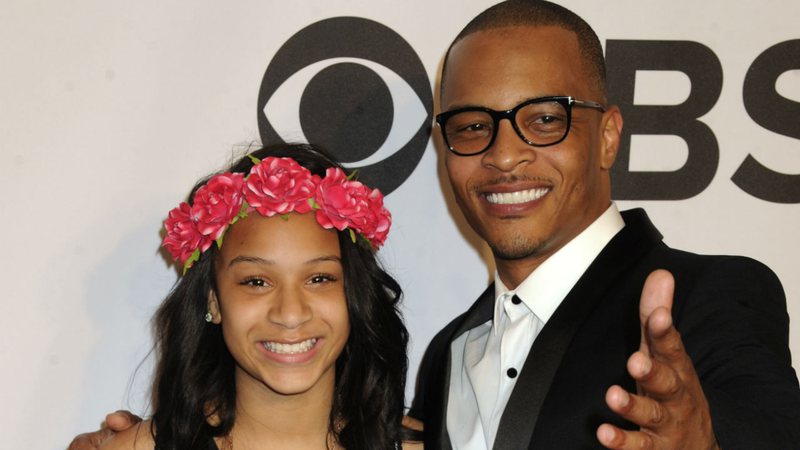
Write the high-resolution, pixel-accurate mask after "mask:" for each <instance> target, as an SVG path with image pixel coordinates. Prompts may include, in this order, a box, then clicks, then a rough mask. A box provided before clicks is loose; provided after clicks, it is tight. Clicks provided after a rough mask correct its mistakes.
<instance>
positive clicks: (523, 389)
mask: <svg viewBox="0 0 800 450" xmlns="http://www.w3.org/2000/svg"><path fill="white" fill-rule="evenodd" d="M603 65H604V63H603V56H602V49H601V47H600V44H599V42H598V40H597V37H596V36H595V34H594V32H593V31H592V30H591V28H590V27H589V26H588V25H587V24H586V23H585V22H584V21H583V20H582V19H580V18H579V17H577V16H576V15H574V14H573V13H571V12H569V11H567V10H565V9H564V8H561V7H559V6H557V5H554V4H551V3H548V2H543V1H541V2H539V1H511V2H506V3H501V4H499V5H496V6H494V7H492V8H489V9H488V10H487V11H485V12H484V13H482V14H481V15H479V16H478V17H476V18H475V19H474V20H473V21H472V22H470V24H468V25H467V27H466V28H465V29H464V31H462V33H461V34H460V35H459V36H458V37H457V38H456V40H455V42H454V43H453V44H452V45H451V47H450V49H449V51H448V54H447V57H446V61H445V64H444V68H443V73H442V86H441V109H442V111H444V112H443V113H442V114H441V115H440V116H439V117H438V118H437V122H438V124H439V126H440V128H441V130H442V132H443V135H444V141H445V145H447V146H448V150H446V155H445V162H446V166H447V172H448V176H449V178H450V181H451V184H452V187H453V190H454V192H455V196H456V199H457V201H458V204H459V206H460V207H461V209H462V211H463V212H464V214H465V216H466V218H467V219H468V221H469V223H470V224H471V226H472V227H473V228H474V229H475V230H476V231H477V232H478V234H479V235H480V236H481V237H482V238H483V239H484V240H486V242H487V243H488V244H489V245H490V247H491V248H492V251H493V254H494V257H495V261H496V266H497V275H496V280H495V283H494V284H493V285H492V286H490V287H489V288H488V289H487V290H486V291H485V292H484V293H483V295H481V296H480V297H479V298H478V300H477V302H475V303H474V304H473V306H472V307H471V308H470V309H469V310H468V311H467V312H466V313H464V314H463V315H462V316H460V317H458V318H456V319H455V320H454V321H453V322H452V323H451V324H450V325H448V326H447V327H446V328H445V329H444V330H442V331H441V332H440V333H439V334H438V335H437V336H436V337H435V338H434V340H433V342H432V343H431V345H430V347H429V349H428V352H427V353H426V356H425V359H424V360H423V363H422V366H421V368H420V375H419V376H420V378H419V382H418V389H417V390H418V393H417V396H416V398H415V402H414V406H413V408H412V410H411V411H410V413H409V414H410V415H411V416H412V417H415V418H417V419H419V420H421V421H423V422H424V424H425V441H426V442H425V444H426V448H428V449H438V448H461V449H480V448H498V449H521V448H535V449H539V448H554V449H573V448H586V447H590V448H593V447H598V446H599V445H601V444H602V445H604V446H606V447H608V448H619V449H626V448H671V449H694V448H697V449H706V448H720V447H722V448H725V449H730V448H773V449H778V448H796V447H798V446H800V438H799V437H798V434H800V419H798V416H800V415H798V411H800V390H799V389H798V384H797V378H796V376H795V373H794V370H793V369H792V367H791V365H790V364H791V361H790V355H789V350H788V316H787V314H786V307H785V300H784V295H783V291H782V289H781V287H780V284H779V282H778V280H777V279H776V278H775V276H774V274H772V272H770V271H769V269H767V268H766V267H764V266H763V265H760V264H759V263H757V262H755V261H752V260H749V259H745V258H734V257H707V256H698V255H693V254H689V253H685V252H680V251H677V250H672V249H669V248H668V247H666V246H665V245H664V244H663V243H662V242H661V235H660V234H659V233H658V231H657V230H656V229H655V228H654V227H653V226H652V224H650V222H649V220H648V219H647V216H646V215H645V214H644V212H643V211H641V210H635V211H629V212H625V213H623V214H622V215H620V213H619V212H618V211H617V209H616V207H615V206H614V205H613V203H612V202H611V198H610V179H609V169H610V167H611V166H612V164H613V162H614V158H615V156H616V151H617V146H618V144H619V136H620V131H621V129H622V117H621V115H620V112H619V110H618V109H617V108H616V107H614V106H606V104H607V100H606V89H605V75H604V72H605V70H604V66H603ZM488 109H491V110H492V111H493V112H492V111H489V110H488ZM506 119H508V120H506ZM657 269H666V270H668V271H669V272H666V271H663V270H657ZM651 273H652V274H651ZM670 274H671V275H670ZM648 276H649V278H648ZM673 276H674V279H675V281H674V284H673V278H672V277H673ZM646 279H647V284H645V280H646ZM643 287H644V290H643ZM673 292H674V295H673ZM640 294H641V302H640V301H639V300H640ZM673 298H674V303H673ZM673 324H674V326H673ZM679 332H680V335H679V334H678V333H679ZM684 344H685V349H686V351H684V347H683V345H684ZM687 353H688V355H687ZM631 354H633V356H630V355H631ZM633 392H637V394H632V393H633ZM112 419H113V420H115V421H119V422H121V423H118V424H116V425H115V426H116V427H117V428H124V427H125V426H127V423H128V420H124V419H125V417H124V416H114V417H112ZM93 437H95V438H97V437H99V435H97V434H95V435H93ZM73 448H76V449H77V448H81V447H78V446H77V444H76V446H75V447H73ZM83 448H89V447H83Z"/></svg>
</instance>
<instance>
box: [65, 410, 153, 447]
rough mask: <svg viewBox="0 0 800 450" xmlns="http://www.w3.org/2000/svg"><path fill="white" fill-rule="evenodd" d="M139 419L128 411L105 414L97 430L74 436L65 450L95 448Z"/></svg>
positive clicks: (139, 420) (139, 419) (139, 418)
mask: <svg viewBox="0 0 800 450" xmlns="http://www.w3.org/2000/svg"><path fill="white" fill-rule="evenodd" d="M141 421H142V419H141V417H138V416H135V415H133V414H131V413H130V412H128V411H117V412H115V413H111V414H109V415H107V416H106V420H105V422H103V425H102V426H101V427H100V429H99V430H97V431H94V432H92V433H83V434H81V435H78V436H76V437H75V439H73V440H72V442H71V443H70V444H69V448H68V449H67V450H97V449H99V448H100V446H101V445H103V444H104V443H106V442H107V441H108V440H110V439H111V438H113V437H114V435H115V434H116V433H119V432H120V431H125V430H127V429H128V428H130V427H132V426H134V425H136V424H137V423H139V422H141Z"/></svg>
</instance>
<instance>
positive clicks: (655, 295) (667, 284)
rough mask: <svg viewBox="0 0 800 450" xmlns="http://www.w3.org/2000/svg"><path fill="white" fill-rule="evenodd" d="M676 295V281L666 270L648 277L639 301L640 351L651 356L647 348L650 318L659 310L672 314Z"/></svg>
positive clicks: (656, 271) (655, 272) (654, 272)
mask: <svg viewBox="0 0 800 450" xmlns="http://www.w3.org/2000/svg"><path fill="white" fill-rule="evenodd" d="M674 293H675V279H674V278H673V277H672V274H671V273H669V272H668V271H666V270H663V269H659V270H655V271H653V272H652V273H651V274H650V275H648V277H647V280H645V282H644V287H643V288H642V296H641V298H640V299H639V323H640V324H641V336H642V339H641V343H640V345H639V350H641V351H643V352H646V353H648V354H649V350H648V347H647V335H648V331H647V327H648V321H649V320H650V316H651V315H652V314H653V313H654V312H655V311H656V310H657V309H659V308H665V309H666V310H667V312H669V313H670V314H671V313H672V297H673V295H674Z"/></svg>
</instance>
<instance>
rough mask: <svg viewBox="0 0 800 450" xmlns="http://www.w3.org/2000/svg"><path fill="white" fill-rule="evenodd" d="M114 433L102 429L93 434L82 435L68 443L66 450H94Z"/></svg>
mask: <svg viewBox="0 0 800 450" xmlns="http://www.w3.org/2000/svg"><path fill="white" fill-rule="evenodd" d="M113 435H114V432H113V431H111V430H109V429H107V428H104V429H102V430H98V431H95V432H93V433H84V434H81V435H78V436H76V437H75V439H73V440H72V442H70V444H69V447H68V448H67V450H96V449H98V448H99V447H100V445H102V444H103V442H105V441H106V439H109V438H111V436H113Z"/></svg>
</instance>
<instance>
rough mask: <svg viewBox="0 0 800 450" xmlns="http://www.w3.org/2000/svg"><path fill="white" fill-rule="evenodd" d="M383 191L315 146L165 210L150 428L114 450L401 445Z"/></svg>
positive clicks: (204, 188)
mask: <svg viewBox="0 0 800 450" xmlns="http://www.w3.org/2000/svg"><path fill="white" fill-rule="evenodd" d="M390 220H391V216H390V214H389V212H388V211H387V210H386V209H385V208H384V207H383V196H382V195H381V194H380V192H378V191H377V190H372V189H369V188H367V187H366V186H364V185H363V184H361V183H359V182H357V181H354V180H349V179H348V178H347V176H346V175H345V173H344V171H343V169H342V168H341V167H340V166H339V165H338V164H337V163H336V162H334V161H333V160H332V159H330V158H329V157H328V156H326V155H324V154H323V153H322V152H320V151H319V150H317V149H315V148H314V147H312V146H309V145H284V146H280V147H273V148H266V149H262V150H259V151H256V152H254V153H252V154H251V155H248V156H247V157H244V158H242V159H241V160H239V161H238V162H236V163H235V164H234V165H233V166H232V167H230V168H229V169H228V170H226V171H225V172H223V173H220V174H217V175H214V176H212V177H211V178H209V179H207V180H204V181H202V182H200V183H199V184H198V185H197V186H195V188H194V189H193V191H192V195H191V196H190V201H189V203H182V204H181V205H180V206H179V207H177V208H175V209H174V210H172V211H171V212H170V214H169V218H168V219H167V221H166V223H165V226H166V228H167V234H166V237H165V238H164V246H165V247H166V248H167V250H169V252H170V253H171V254H172V255H173V256H174V257H175V258H176V259H177V261H179V262H180V265H181V269H182V270H183V276H182V277H181V279H180V280H179V281H178V283H177V284H176V286H175V287H174V289H173V290H172V292H171V293H170V294H169V296H168V297H167V298H166V300H165V301H164V302H163V304H162V305H161V306H160V308H159V309H158V311H157V313H156V316H155V328H156V338H157V350H158V358H159V359H158V369H157V374H156V378H155V380H154V407H155V411H154V414H153V416H152V418H151V419H150V420H148V421H145V422H142V423H141V424H139V425H138V426H136V427H133V428H131V429H128V430H127V431H125V432H122V433H120V434H118V435H117V436H116V437H115V438H114V439H113V442H109V443H107V444H105V445H104V447H103V448H109V449H130V448H136V449H140V448H141V449H153V448H157V449H159V450H168V449H221V450H224V449H233V448H235V449H236V450H244V449H254V448H291V449H305V448H308V449H312V448H313V449H334V448H347V449H393V448H399V442H400V430H401V426H400V423H401V419H402V414H403V394H404V384H405V377H406V368H407V364H408V361H407V357H406V344H407V341H408V334H407V331H406V328H405V326H404V325H403V322H402V320H401V317H400V313H399V311H398V302H399V300H400V296H401V290H400V287H399V286H398V284H397V282H395V280H394V279H392V278H391V277H390V276H389V275H388V274H387V273H386V272H384V271H383V270H382V269H381V267H380V266H379V265H378V263H377V261H376V259H375V250H376V249H377V248H378V247H379V246H380V245H381V244H383V241H384V240H385V238H386V234H387V233H388V230H389V224H390Z"/></svg>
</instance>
